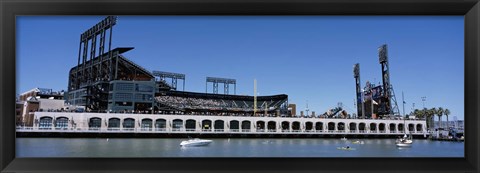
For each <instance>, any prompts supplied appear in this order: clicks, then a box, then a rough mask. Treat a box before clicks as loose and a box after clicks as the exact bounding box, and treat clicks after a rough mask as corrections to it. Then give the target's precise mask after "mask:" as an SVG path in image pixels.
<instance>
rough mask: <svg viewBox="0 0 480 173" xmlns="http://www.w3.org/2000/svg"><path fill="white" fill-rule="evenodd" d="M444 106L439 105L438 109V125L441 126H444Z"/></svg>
mask: <svg viewBox="0 0 480 173" xmlns="http://www.w3.org/2000/svg"><path fill="white" fill-rule="evenodd" d="M443 112H444V111H443V108H442V107H439V108H438V109H437V116H438V126H439V127H442V116H443Z"/></svg>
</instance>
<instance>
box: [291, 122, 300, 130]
mask: <svg viewBox="0 0 480 173" xmlns="http://www.w3.org/2000/svg"><path fill="white" fill-rule="evenodd" d="M292 130H295V131H300V122H298V121H294V122H293V123H292Z"/></svg>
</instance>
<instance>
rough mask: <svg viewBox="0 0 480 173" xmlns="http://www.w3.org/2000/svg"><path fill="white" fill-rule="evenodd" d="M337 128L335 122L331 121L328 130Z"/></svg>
mask: <svg viewBox="0 0 480 173" xmlns="http://www.w3.org/2000/svg"><path fill="white" fill-rule="evenodd" d="M332 130H335V123H334V122H329V123H328V131H332Z"/></svg>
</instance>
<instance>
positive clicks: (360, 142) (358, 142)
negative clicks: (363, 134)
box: [352, 141, 365, 145]
mask: <svg viewBox="0 0 480 173" xmlns="http://www.w3.org/2000/svg"><path fill="white" fill-rule="evenodd" d="M352 144H362V145H363V144H365V142H363V141H355V142H352Z"/></svg>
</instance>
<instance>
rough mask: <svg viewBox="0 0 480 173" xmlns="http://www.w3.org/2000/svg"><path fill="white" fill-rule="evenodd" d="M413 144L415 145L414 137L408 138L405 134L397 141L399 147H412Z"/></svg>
mask: <svg viewBox="0 0 480 173" xmlns="http://www.w3.org/2000/svg"><path fill="white" fill-rule="evenodd" d="M412 144H413V140H412V136H407V134H405V135H404V136H403V138H399V139H397V141H395V145H397V146H399V147H410V146H412Z"/></svg>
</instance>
